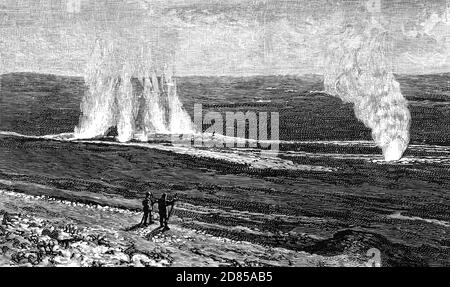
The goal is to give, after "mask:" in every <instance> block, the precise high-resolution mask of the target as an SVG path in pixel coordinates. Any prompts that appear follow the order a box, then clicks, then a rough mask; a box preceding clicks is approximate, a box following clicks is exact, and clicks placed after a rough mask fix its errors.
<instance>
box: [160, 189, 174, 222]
mask: <svg viewBox="0 0 450 287" xmlns="http://www.w3.org/2000/svg"><path fill="white" fill-rule="evenodd" d="M174 203H175V198H174V199H172V200H167V194H166V193H163V194H162V195H161V198H160V199H159V200H158V209H159V224H160V227H162V228H164V230H169V229H170V228H169V226H168V224H167V220H168V215H167V206H171V205H172V209H173V205H174Z"/></svg>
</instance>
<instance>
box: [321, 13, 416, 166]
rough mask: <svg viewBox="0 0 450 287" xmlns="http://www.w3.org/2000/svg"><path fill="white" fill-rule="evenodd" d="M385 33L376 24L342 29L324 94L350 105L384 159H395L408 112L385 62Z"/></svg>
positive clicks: (405, 139)
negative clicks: (338, 98) (367, 129)
mask: <svg viewBox="0 0 450 287" xmlns="http://www.w3.org/2000/svg"><path fill="white" fill-rule="evenodd" d="M389 51H390V49H389V39H388V33H387V32H386V31H385V30H383V28H382V27H381V25H379V24H378V23H377V22H375V21H372V22H370V23H369V22H366V23H365V22H360V23H358V24H352V25H348V26H346V27H345V29H344V30H343V31H342V32H341V33H338V34H337V35H336V37H335V39H334V42H333V44H332V45H330V46H329V49H328V51H327V57H326V61H325V65H324V69H325V73H324V84H325V89H326V91H327V92H328V93H330V94H332V95H336V96H338V97H340V98H341V99H342V100H343V101H345V102H350V103H353V104H354V110H355V115H356V117H357V118H358V119H359V120H361V121H362V122H363V123H364V124H365V125H366V126H367V127H369V128H370V129H371V130H372V137H373V139H374V141H375V143H376V144H377V146H379V147H380V148H381V149H382V151H383V155H384V158H385V160H387V161H391V160H398V159H400V158H401V157H402V155H403V153H404V151H405V150H406V148H407V146H408V143H409V126H410V118H411V117H410V113H409V110H408V107H407V101H406V99H405V98H404V97H403V95H402V93H401V91H400V85H399V83H398V82H397V81H396V80H395V77H394V75H393V73H392V68H391V66H390V62H389V57H388V56H389Z"/></svg>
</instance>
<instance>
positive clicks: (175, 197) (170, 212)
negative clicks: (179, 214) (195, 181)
mask: <svg viewBox="0 0 450 287" xmlns="http://www.w3.org/2000/svg"><path fill="white" fill-rule="evenodd" d="M177 198H178V196H177V195H176V194H175V196H174V197H173V204H172V208H171V209H170V211H169V214H168V215H167V224H169V219H170V216H171V215H172V212H173V208H174V207H175V200H176V199H177Z"/></svg>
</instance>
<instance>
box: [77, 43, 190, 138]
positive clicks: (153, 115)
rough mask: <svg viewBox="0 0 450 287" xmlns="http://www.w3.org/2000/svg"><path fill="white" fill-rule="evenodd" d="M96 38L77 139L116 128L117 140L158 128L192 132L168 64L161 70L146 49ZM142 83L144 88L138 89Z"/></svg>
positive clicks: (97, 135)
mask: <svg viewBox="0 0 450 287" xmlns="http://www.w3.org/2000/svg"><path fill="white" fill-rule="evenodd" d="M118 47H120V45H119V46H118V45H114V44H113V42H112V43H109V44H106V43H105V42H104V41H100V40H99V41H97V43H96V46H95V49H94V51H93V53H92V58H91V61H90V62H89V63H88V68H87V69H86V74H85V82H86V85H87V86H88V91H87V92H86V93H85V95H84V97H83V100H82V103H81V112H82V115H81V117H80V121H79V124H78V126H77V127H76V128H75V137H76V138H97V137H103V136H105V135H106V133H107V132H108V130H109V128H111V127H117V132H118V136H117V140H118V141H120V142H127V141H130V140H132V139H139V140H142V141H146V140H148V136H149V135H151V134H155V133H183V134H187V133H193V132H194V129H193V124H192V121H191V119H190V117H189V115H188V114H187V112H186V111H185V110H184V109H183V107H182V104H181V102H180V100H179V99H178V96H177V92H176V82H175V81H174V80H173V79H172V73H171V72H169V71H168V70H167V69H163V71H162V72H160V73H157V71H155V67H153V62H152V61H151V55H150V53H149V52H148V51H147V53H144V52H143V51H144V50H145V49H143V48H142V49H134V50H131V49H129V48H118ZM139 86H140V88H139Z"/></svg>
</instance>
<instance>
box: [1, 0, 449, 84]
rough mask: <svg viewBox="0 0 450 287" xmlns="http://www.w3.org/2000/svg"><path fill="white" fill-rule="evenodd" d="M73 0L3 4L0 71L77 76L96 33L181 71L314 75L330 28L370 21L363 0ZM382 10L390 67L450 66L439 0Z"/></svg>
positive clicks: (383, 6)
mask: <svg viewBox="0 0 450 287" xmlns="http://www.w3.org/2000/svg"><path fill="white" fill-rule="evenodd" d="M71 1H77V0H66V2H64V1H62V2H60V4H59V5H55V4H54V3H56V2H55V1H50V0H41V1H36V0H22V1H4V3H5V4H4V5H3V6H1V8H0V12H1V13H3V14H5V15H6V16H7V17H3V22H2V23H0V25H1V27H2V29H1V32H0V33H1V37H2V38H1V40H0V49H1V52H0V53H1V54H0V64H1V66H0V70H1V71H3V72H7V71H18V70H35V71H40V72H43V71H46V72H54V73H68V74H83V70H84V66H85V64H86V61H87V59H88V58H89V53H90V50H91V49H92V47H93V44H94V43H95V39H97V38H99V37H110V38H112V39H115V40H116V41H118V42H123V43H124V45H125V44H126V45H127V47H129V49H135V48H136V49H137V47H138V45H137V43H142V42H147V43H151V45H150V46H151V47H152V49H153V50H154V51H153V52H154V55H155V57H159V58H160V60H161V61H169V60H170V62H171V64H173V65H174V66H175V67H176V73H177V74H179V75H188V74H199V75H249V74H308V73H320V71H321V69H322V68H321V59H322V57H323V55H322V54H323V52H324V50H325V49H324V47H326V46H327V45H329V44H330V40H329V39H331V38H332V36H333V33H339V31H340V29H341V30H342V28H343V27H345V25H349V24H350V25H351V24H352V23H357V22H358V21H360V19H363V18H367V17H374V15H373V14H372V13H369V12H368V11H367V5H366V3H367V2H366V1H365V0H361V1H346V0H328V1H327V0H314V1H284V0H260V1H259V0H234V1H224V2H223V1H219V0H134V1H133V0H110V1H105V0H96V1H94V0H81V2H79V5H78V3H75V4H76V5H74V3H73V2H71ZM36 2H37V3H38V4H33V3H36ZM18 3H21V4H22V5H21V6H20V5H18ZM52 3H53V4H52ZM380 7H381V12H380V15H375V16H376V17H381V18H382V21H380V22H381V23H383V26H384V28H385V29H387V30H388V31H389V33H390V35H391V38H392V46H393V48H394V49H393V55H392V58H393V60H395V62H396V66H395V68H396V71H400V72H402V73H422V72H425V73H427V72H435V71H450V70H449V63H448V59H449V58H448V53H449V52H448V51H449V50H450V49H448V43H449V41H448V38H449V36H448V35H449V24H448V21H447V20H448V18H446V17H447V16H446V15H448V14H445V12H446V10H445V9H446V6H445V1H444V0H442V1H433V2H432V3H431V4H428V3H427V2H424V1H412V0H411V1H410V0H408V1H406V0H402V1H400V0H399V1H395V2H393V4H391V2H387V1H384V0H383V1H382V3H381V5H380ZM133 43H136V47H133ZM169 58H170V59H169Z"/></svg>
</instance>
